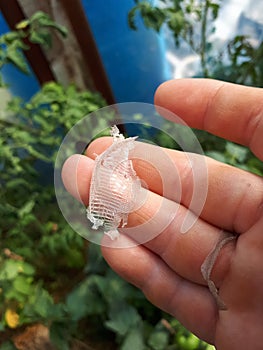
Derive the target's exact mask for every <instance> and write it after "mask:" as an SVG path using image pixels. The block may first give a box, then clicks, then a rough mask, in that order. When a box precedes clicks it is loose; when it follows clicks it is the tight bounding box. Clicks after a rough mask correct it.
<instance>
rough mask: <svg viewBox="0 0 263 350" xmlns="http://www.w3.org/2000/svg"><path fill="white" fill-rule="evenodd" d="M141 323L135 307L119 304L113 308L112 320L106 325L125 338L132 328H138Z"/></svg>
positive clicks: (111, 312)
mask: <svg viewBox="0 0 263 350" xmlns="http://www.w3.org/2000/svg"><path fill="white" fill-rule="evenodd" d="M140 321H141V317H140V315H139V314H138V311H137V310H136V309H135V308H134V307H133V306H130V305H127V304H125V303H123V304H122V305H120V304H119V303H118V304H116V305H113V306H112V309H111V311H110V320H109V321H106V322H105V325H106V327H107V328H108V329H110V330H112V331H113V332H115V333H117V334H119V335H120V336H124V335H125V334H127V333H128V331H129V330H130V329H131V328H132V327H135V326H138V325H139V324H140Z"/></svg>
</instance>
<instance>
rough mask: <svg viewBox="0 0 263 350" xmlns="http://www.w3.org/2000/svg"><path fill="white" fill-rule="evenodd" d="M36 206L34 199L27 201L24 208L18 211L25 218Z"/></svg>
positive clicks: (20, 216)
mask: <svg viewBox="0 0 263 350" xmlns="http://www.w3.org/2000/svg"><path fill="white" fill-rule="evenodd" d="M34 206H35V201H34V200H33V199H31V200H29V201H28V202H26V203H25V204H24V205H23V206H22V208H20V209H19V210H18V211H17V214H18V217H19V218H23V217H24V216H25V215H27V214H30V213H31V211H32V209H33V208H34Z"/></svg>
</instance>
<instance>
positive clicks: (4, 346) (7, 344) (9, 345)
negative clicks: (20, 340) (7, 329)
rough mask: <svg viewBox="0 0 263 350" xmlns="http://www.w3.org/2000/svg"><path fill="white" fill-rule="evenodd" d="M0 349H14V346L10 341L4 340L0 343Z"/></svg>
mask: <svg viewBox="0 0 263 350" xmlns="http://www.w3.org/2000/svg"><path fill="white" fill-rule="evenodd" d="M0 350H16V347H15V346H14V344H13V343H12V342H11V341H6V342H4V343H2V344H1V345H0Z"/></svg>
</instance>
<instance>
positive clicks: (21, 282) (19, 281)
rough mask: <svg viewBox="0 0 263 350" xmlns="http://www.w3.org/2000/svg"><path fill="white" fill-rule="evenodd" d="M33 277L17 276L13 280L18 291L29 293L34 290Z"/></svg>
mask: <svg viewBox="0 0 263 350" xmlns="http://www.w3.org/2000/svg"><path fill="white" fill-rule="evenodd" d="M31 283H32V279H31V278H30V277H25V276H17V277H16V279H15V280H14V282H13V287H14V289H15V290H16V291H18V292H20V293H22V294H25V295H29V294H31V292H32V285H31Z"/></svg>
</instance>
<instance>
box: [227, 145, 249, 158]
mask: <svg viewBox="0 0 263 350" xmlns="http://www.w3.org/2000/svg"><path fill="white" fill-rule="evenodd" d="M226 151H227V153H228V154H229V155H230V156H231V158H232V160H237V161H238V162H239V163H243V162H244V160H245V159H246V157H247V154H248V149H247V148H245V147H243V146H240V145H236V144H234V143H231V142H227V144H226Z"/></svg>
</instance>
